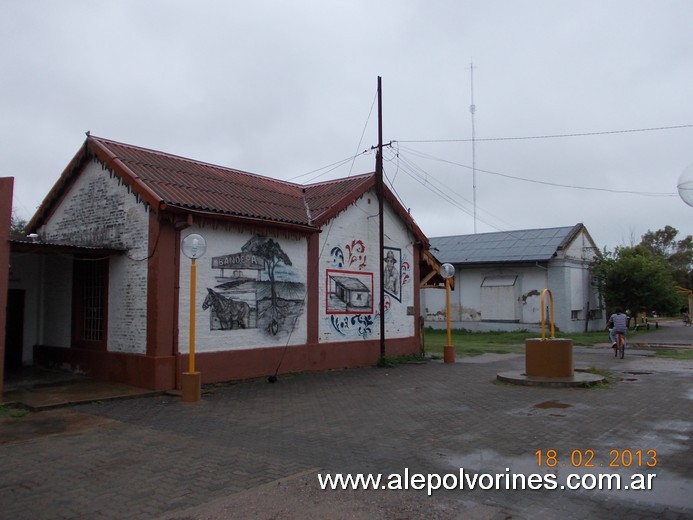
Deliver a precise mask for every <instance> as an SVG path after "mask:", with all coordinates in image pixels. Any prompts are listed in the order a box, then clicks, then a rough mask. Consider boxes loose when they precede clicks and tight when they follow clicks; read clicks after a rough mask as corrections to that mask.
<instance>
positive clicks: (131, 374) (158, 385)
mask: <svg viewBox="0 0 693 520" xmlns="http://www.w3.org/2000/svg"><path fill="white" fill-rule="evenodd" d="M34 364H35V365H37V366H45V367H49V368H64V369H69V370H72V371H75V372H80V373H84V374H86V375H87V376H89V377H93V378H94V379H100V380H104V381H111V382H114V383H123V384H127V385H132V386H137V387H139V388H148V389H150V390H171V389H173V388H175V386H176V378H175V374H176V357H175V356H166V357H163V356H162V357H153V356H143V355H135V354H124V353H119V352H104V351H97V350H89V349H80V348H75V347H72V348H64V347H51V346H46V345H36V346H34Z"/></svg>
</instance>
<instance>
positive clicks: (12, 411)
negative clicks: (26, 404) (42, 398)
mask: <svg viewBox="0 0 693 520" xmlns="http://www.w3.org/2000/svg"><path fill="white" fill-rule="evenodd" d="M28 413H29V410H25V409H24V408H13V407H11V406H7V405H4V404H2V405H0V416H3V417H11V418H12V419H20V418H22V417H24V416H25V415H27V414H28Z"/></svg>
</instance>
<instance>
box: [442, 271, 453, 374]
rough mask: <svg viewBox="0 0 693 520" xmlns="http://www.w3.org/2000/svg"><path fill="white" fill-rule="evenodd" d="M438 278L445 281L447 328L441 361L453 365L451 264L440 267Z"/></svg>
mask: <svg viewBox="0 0 693 520" xmlns="http://www.w3.org/2000/svg"><path fill="white" fill-rule="evenodd" d="M440 276H442V277H443V278H444V279H445V319H446V321H447V328H448V342H447V345H445V346H444V347H443V361H444V362H445V363H454V362H455V347H454V346H453V345H452V330H450V280H451V279H452V277H453V276H455V267H454V266H453V265H452V264H443V265H441V266H440Z"/></svg>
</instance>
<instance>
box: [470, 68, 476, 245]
mask: <svg viewBox="0 0 693 520" xmlns="http://www.w3.org/2000/svg"><path fill="white" fill-rule="evenodd" d="M469 71H470V76H471V83H472V103H471V105H469V113H470V114H472V201H473V203H474V233H475V234H476V130H475V127H474V114H475V113H476V105H475V104H474V62H473V61H470V62H469Z"/></svg>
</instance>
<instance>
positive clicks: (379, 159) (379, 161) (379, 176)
mask: <svg viewBox="0 0 693 520" xmlns="http://www.w3.org/2000/svg"><path fill="white" fill-rule="evenodd" d="M375 182H376V192H377V194H378V242H379V244H378V247H379V248H380V252H379V255H378V258H379V262H380V269H379V270H380V358H381V359H382V358H383V357H384V356H385V286H384V285H383V279H384V278H385V266H384V263H385V258H384V255H383V248H384V245H385V244H384V242H385V234H384V232H383V220H384V219H383V206H384V204H383V199H384V196H385V190H384V188H383V91H382V88H381V77H380V76H378V152H377V153H376V155H375Z"/></svg>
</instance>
